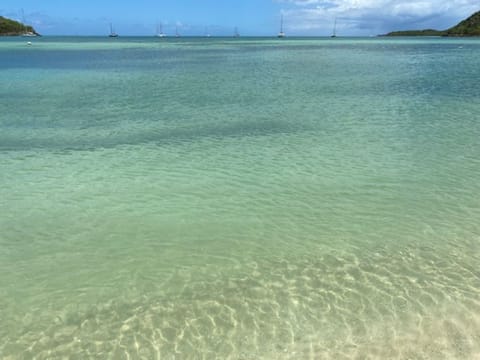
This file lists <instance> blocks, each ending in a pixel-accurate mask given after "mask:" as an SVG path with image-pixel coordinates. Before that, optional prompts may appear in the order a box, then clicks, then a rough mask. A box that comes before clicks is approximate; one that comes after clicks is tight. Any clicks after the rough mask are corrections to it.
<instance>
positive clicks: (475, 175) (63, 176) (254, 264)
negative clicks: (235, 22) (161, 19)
mask: <svg viewBox="0 0 480 360" xmlns="http://www.w3.org/2000/svg"><path fill="white" fill-rule="evenodd" d="M28 40H29V41H31V42H32V43H31V45H28V44H27V39H24V38H8V39H7V38H2V39H0V319H1V320H0V323H1V326H0V358H2V359H30V358H35V359H60V358H69V359H85V358H89V357H90V358H95V359H350V358H358V359H364V358H365V359H367V358H368V359H473V358H478V357H480V270H479V269H480V267H479V264H480V95H479V94H480V83H479V81H478V79H479V78H480V66H479V62H478V59H479V58H480V40H478V39H460V38H458V39H446V38H411V39H409V38H395V39H393V38H335V39H330V38H285V39H272V38H270V39H269V38H237V39H234V38H232V39H229V38H179V39H174V38H165V39H159V38H153V37H151V38H122V37H119V38H116V39H109V38H99V37H97V38H95V37H92V38H82V37H58V38H56V37H42V38H34V39H28Z"/></svg>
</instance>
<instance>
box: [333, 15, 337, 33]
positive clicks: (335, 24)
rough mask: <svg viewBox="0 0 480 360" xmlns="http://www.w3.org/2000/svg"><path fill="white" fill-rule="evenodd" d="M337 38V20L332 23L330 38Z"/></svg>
mask: <svg viewBox="0 0 480 360" xmlns="http://www.w3.org/2000/svg"><path fill="white" fill-rule="evenodd" d="M334 37H337V18H335V20H334V22H333V32H332V38H334Z"/></svg>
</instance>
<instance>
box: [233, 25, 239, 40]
mask: <svg viewBox="0 0 480 360" xmlns="http://www.w3.org/2000/svg"><path fill="white" fill-rule="evenodd" d="M233 37H236V38H238V37H240V34H239V33H238V28H237V27H235V29H234V30H233Z"/></svg>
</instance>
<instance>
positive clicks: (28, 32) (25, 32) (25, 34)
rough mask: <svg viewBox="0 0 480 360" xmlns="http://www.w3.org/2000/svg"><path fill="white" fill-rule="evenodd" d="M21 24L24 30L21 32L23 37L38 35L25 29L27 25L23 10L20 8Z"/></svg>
mask: <svg viewBox="0 0 480 360" xmlns="http://www.w3.org/2000/svg"><path fill="white" fill-rule="evenodd" d="M22 24H23V26H24V27H25V31H24V32H23V33H22V36H23V37H32V36H38V34H36V33H35V32H33V31H27V25H26V21H25V12H24V11H23V9H22Z"/></svg>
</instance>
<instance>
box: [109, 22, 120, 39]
mask: <svg viewBox="0 0 480 360" xmlns="http://www.w3.org/2000/svg"><path fill="white" fill-rule="evenodd" d="M108 37H118V34H117V33H116V32H115V30H114V29H113V26H112V24H111V23H110V35H108Z"/></svg>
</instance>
